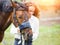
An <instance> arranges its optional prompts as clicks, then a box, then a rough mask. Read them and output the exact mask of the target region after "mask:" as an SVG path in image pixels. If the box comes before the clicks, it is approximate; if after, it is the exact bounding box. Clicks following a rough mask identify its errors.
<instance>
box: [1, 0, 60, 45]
mask: <svg viewBox="0 0 60 45" xmlns="http://www.w3.org/2000/svg"><path fill="white" fill-rule="evenodd" d="M16 1H18V2H21V1H32V2H34V3H36V4H37V6H38V8H39V10H40V20H39V21H40V30H39V32H40V33H39V37H38V38H37V40H35V41H34V42H33V45H60V0H16ZM10 27H11V25H10ZM10 27H9V28H8V29H7V30H6V31H5V36H4V39H3V41H2V42H1V43H0V45H13V44H14V35H12V34H10Z"/></svg>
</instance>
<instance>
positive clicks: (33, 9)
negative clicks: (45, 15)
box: [28, 6, 35, 15]
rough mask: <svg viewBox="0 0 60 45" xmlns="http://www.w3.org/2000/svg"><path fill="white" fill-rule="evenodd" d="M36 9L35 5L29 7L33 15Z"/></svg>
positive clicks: (29, 11)
mask: <svg viewBox="0 0 60 45" xmlns="http://www.w3.org/2000/svg"><path fill="white" fill-rule="evenodd" d="M34 11H35V7H34V6H30V7H29V8H28V13H29V15H33V14H34Z"/></svg>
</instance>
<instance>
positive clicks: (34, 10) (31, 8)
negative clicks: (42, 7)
mask: <svg viewBox="0 0 60 45" xmlns="http://www.w3.org/2000/svg"><path fill="white" fill-rule="evenodd" d="M26 6H27V7H28V14H29V15H28V16H29V22H30V25H31V28H32V33H33V37H32V39H33V40H31V41H34V40H36V39H37V37H38V34H39V9H38V7H37V6H36V5H35V4H33V3H31V2H27V3H26ZM28 45H32V42H29V44H28Z"/></svg>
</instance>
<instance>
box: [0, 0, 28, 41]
mask: <svg viewBox="0 0 60 45" xmlns="http://www.w3.org/2000/svg"><path fill="white" fill-rule="evenodd" d="M23 5H24V4H20V5H18V3H17V2H12V1H8V0H0V42H1V41H2V40H3V37H4V32H5V30H6V29H7V28H8V27H9V25H10V24H11V23H14V25H15V26H16V27H17V26H18V24H21V23H22V22H23V21H27V19H28V18H27V19H26V16H27V11H26V10H25V9H26V8H25V7H24V6H23ZM18 8H19V9H18ZM21 9H22V10H21ZM20 12H22V13H23V14H21V13H20ZM18 13H19V14H18ZM16 22H18V23H17V25H16V24H15V23H16Z"/></svg>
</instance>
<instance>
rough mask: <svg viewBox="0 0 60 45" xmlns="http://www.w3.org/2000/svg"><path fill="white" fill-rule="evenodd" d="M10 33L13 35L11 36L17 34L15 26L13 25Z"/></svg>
mask: <svg viewBox="0 0 60 45" xmlns="http://www.w3.org/2000/svg"><path fill="white" fill-rule="evenodd" d="M10 33H11V34H15V33H17V29H16V27H15V26H14V24H13V23H12V24H11V28H10Z"/></svg>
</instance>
